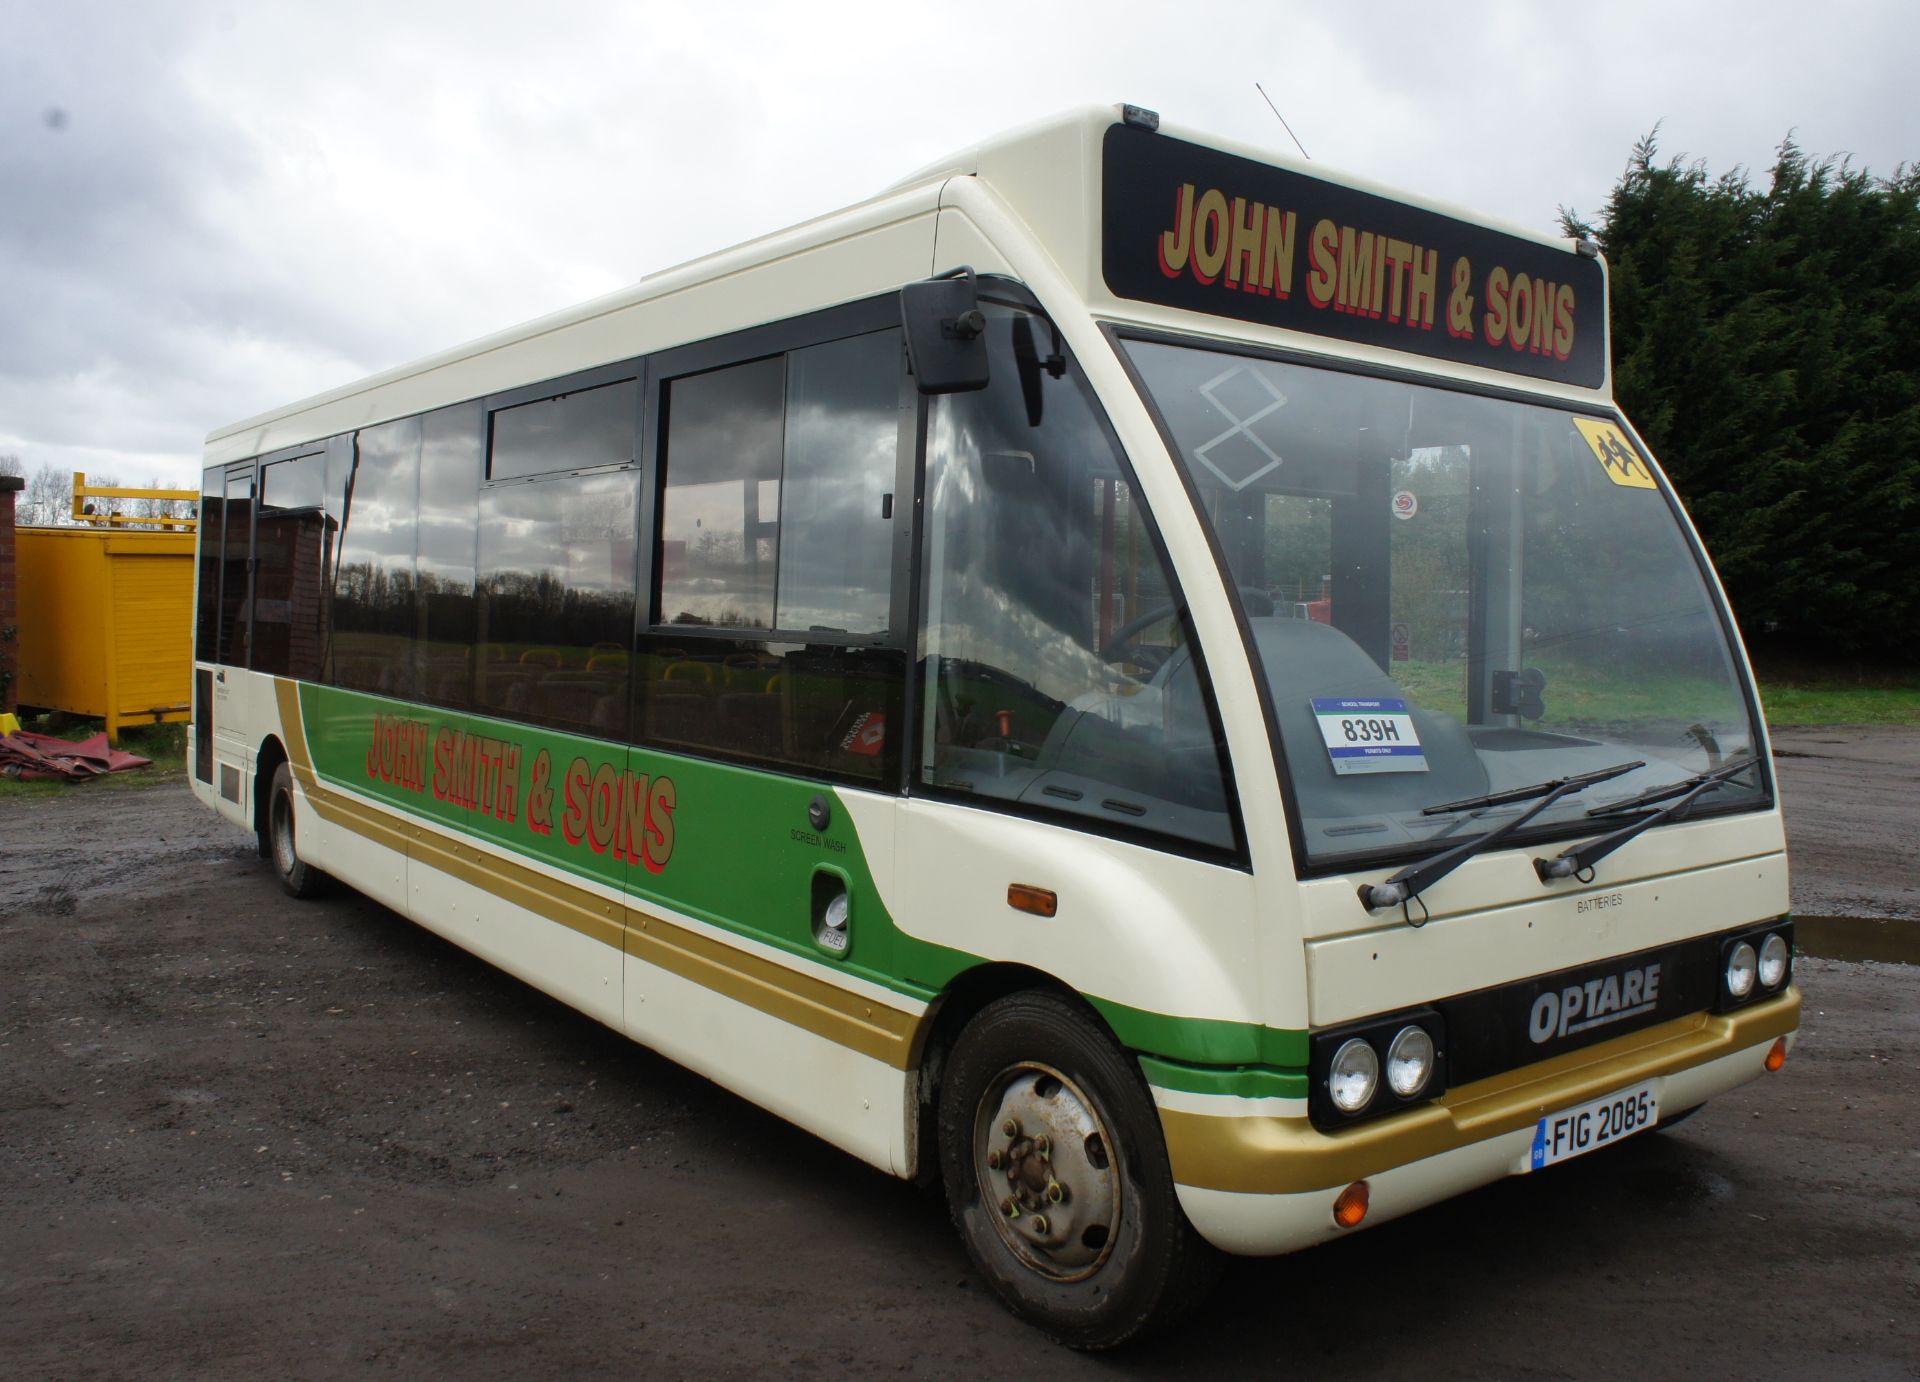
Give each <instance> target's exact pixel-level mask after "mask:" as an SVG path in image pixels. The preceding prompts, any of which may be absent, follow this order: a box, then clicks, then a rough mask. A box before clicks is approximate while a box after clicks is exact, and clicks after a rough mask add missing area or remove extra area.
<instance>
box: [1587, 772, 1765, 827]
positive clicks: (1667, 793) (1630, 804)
mask: <svg viewBox="0 0 1920 1382" xmlns="http://www.w3.org/2000/svg"><path fill="white" fill-rule="evenodd" d="M1759 761H1760V760H1759V759H1758V758H1743V759H1741V760H1740V761H1739V762H1738V763H1729V764H1727V765H1726V767H1724V768H1714V769H1712V770H1711V771H1709V772H1704V773H1695V774H1694V775H1693V776H1692V777H1687V778H1682V779H1681V780H1680V781H1678V782H1669V783H1668V784H1667V785H1666V786H1664V787H1649V788H1648V789H1647V790H1646V791H1644V792H1641V793H1640V794H1639V795H1637V796H1631V797H1626V798H1624V799H1623V800H1620V801H1603V802H1601V803H1600V805H1598V806H1596V807H1594V808H1593V809H1592V810H1591V811H1589V812H1587V814H1588V815H1589V816H1612V815H1617V814H1619V813H1620V812H1623V811H1633V810H1637V809H1638V808H1640V807H1642V806H1650V805H1652V804H1653V803H1654V802H1656V801H1665V800H1666V799H1667V798H1668V797H1677V796H1682V795H1684V794H1685V793H1687V792H1691V791H1692V790H1693V789H1694V788H1695V787H1698V786H1700V785H1701V784H1702V783H1708V782H1712V783H1719V782H1724V781H1726V780H1727V779H1728V778H1730V777H1738V776H1739V775H1740V774H1741V773H1743V772H1745V771H1746V770H1747V769H1748V768H1751V767H1752V766H1753V765H1754V764H1755V763H1758V762H1759Z"/></svg>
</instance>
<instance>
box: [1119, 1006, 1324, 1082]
mask: <svg viewBox="0 0 1920 1382" xmlns="http://www.w3.org/2000/svg"><path fill="white" fill-rule="evenodd" d="M1087 1001H1088V1002H1090V1003H1092V1004H1093V1006H1094V1007H1095V1008H1096V1009H1097V1010H1098V1011H1099V1013H1100V1016H1102V1017H1104V1018H1105V1019H1106V1020H1107V1025H1108V1026H1109V1027H1111V1028H1113V1034H1114V1035H1115V1036H1117V1037H1119V1038H1120V1044H1121V1045H1123V1046H1125V1047H1127V1048H1128V1049H1129V1050H1132V1051H1142V1052H1145V1051H1151V1052H1153V1053H1154V1054H1155V1055H1160V1056H1166V1057H1167V1058H1169V1059H1171V1060H1177V1061H1186V1062H1188V1063H1190V1064H1193V1065H1215V1066H1220V1065H1268V1066H1275V1065H1277V1066H1292V1067H1295V1068H1296V1069H1298V1068H1304V1067H1305V1065H1306V1064H1307V1034H1306V1033H1305V1032H1301V1031H1293V1030H1291V1029H1289V1028H1285V1027H1261V1026H1258V1025H1256V1024H1254V1023H1251V1022H1223V1021H1219V1020H1217V1019H1215V1018H1208V1017H1168V1016H1167V1015H1166V1014H1164V1013H1155V1012H1146V1011H1143V1010H1142V1009H1140V1008H1130V1007H1127V1006H1126V1005H1125V1004H1123V1003H1115V1002H1113V1001H1112V1000H1110V999H1106V998H1095V997H1094V996H1093V995H1092V994H1088V995H1087Z"/></svg>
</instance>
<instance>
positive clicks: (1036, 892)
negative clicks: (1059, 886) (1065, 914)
mask: <svg viewBox="0 0 1920 1382" xmlns="http://www.w3.org/2000/svg"><path fill="white" fill-rule="evenodd" d="M1007 905H1008V906H1009V907H1011V908H1013V910H1014V911H1016V912H1031V913H1033V914H1034V915H1035V916H1037V917H1050V916H1052V915H1053V914H1054V913H1055V912H1057V911H1059V910H1060V896H1059V894H1058V893H1056V892H1054V890H1053V889H1052V888H1036V887H1034V886H1033V885H1032V884H1031V883H1009V884H1008V885H1007Z"/></svg>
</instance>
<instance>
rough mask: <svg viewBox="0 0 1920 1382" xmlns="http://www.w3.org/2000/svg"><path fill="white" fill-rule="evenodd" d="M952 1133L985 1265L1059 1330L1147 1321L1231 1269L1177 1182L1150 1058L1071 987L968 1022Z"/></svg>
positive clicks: (952, 1197)
mask: <svg viewBox="0 0 1920 1382" xmlns="http://www.w3.org/2000/svg"><path fill="white" fill-rule="evenodd" d="M939 1140H940V1170H941V1178H942V1180H943V1181H944V1182H945V1184H946V1191H947V1204H948V1207H949V1209H950V1210H951V1212H952V1214H953V1222H954V1225H955V1227H956V1228H958V1229H959V1231H960V1237H961V1240H962V1241H963V1242H964V1243H965V1244H966V1247H967V1253H968V1255H969V1256H970V1257H971V1258H972V1259H973V1264H974V1266H975V1267H976V1268H977V1269H978V1270H979V1272H980V1275H981V1276H982V1277H984V1278H985V1279H986V1281H987V1283H988V1284H989V1285H990V1286H992V1287H993V1289H994V1291H995V1292H996V1293H997V1294H998V1295H999V1296H1000V1298H1001V1299H1002V1300H1004V1301H1005V1302H1006V1303H1007V1305H1008V1306H1009V1307H1011V1308H1012V1310H1013V1311H1014V1313H1015V1314H1017V1315H1019V1316H1020V1317H1021V1318H1022V1319H1025V1320H1027V1321H1028V1322H1029V1323H1031V1324H1034V1325H1037V1326H1038V1327H1039V1328H1041V1329H1042V1330H1044V1331H1046V1333H1047V1334H1048V1335H1050V1336H1051V1337H1052V1338H1054V1339H1055V1340H1057V1341H1058V1342H1060V1343H1063V1344H1067V1345H1069V1346H1071V1347H1073V1348H1081V1349H1101V1348H1113V1347H1115V1346H1117V1345H1119V1344H1124V1343H1127V1342H1128V1341H1130V1340H1133V1339H1136V1338H1139V1337H1142V1336H1144V1335H1146V1334H1148V1333H1150V1332H1152V1331H1154V1330H1156V1329H1159V1328H1162V1327H1164V1326H1165V1325H1167V1324H1170V1323H1171V1322H1173V1321H1174V1320H1175V1319H1177V1318H1179V1317H1180V1316H1181V1315H1183V1314H1184V1313H1186V1311H1187V1310H1188V1309H1190V1308H1191V1307H1192V1306H1193V1305H1194V1304H1196V1303H1197V1302H1198V1301H1199V1300H1200V1298H1201V1297H1203V1296H1204V1295H1205V1294H1206V1292H1207V1290H1208V1289H1209V1288H1210V1287H1211V1286H1212V1284H1213V1282H1214V1279H1215V1278H1216V1277H1217V1275H1218V1273H1219V1269H1220V1255H1219V1254H1218V1253H1217V1252H1216V1251H1215V1250H1214V1249H1213V1248H1212V1247H1211V1246H1210V1245H1209V1244H1208V1243H1207V1242H1206V1241H1205V1240H1203V1239H1202V1238H1201V1237H1200V1235H1199V1234H1198V1233H1196V1232H1195V1231H1194V1229H1193V1226H1192V1225H1191V1224H1189V1223H1188V1222H1187V1217H1186V1215H1185V1213H1183V1212H1182V1210H1181V1208H1180V1202H1179V1200H1178V1199H1177V1198H1176V1196H1175V1193H1174V1188H1173V1173H1172V1170H1171V1169H1170V1167H1169V1166H1168V1164H1167V1152H1166V1145H1165V1143H1164V1142H1163V1140H1162V1138H1161V1135H1160V1119H1159V1115H1158V1113H1157V1112H1156V1110H1155V1108H1154V1104H1153V1099H1152V1097H1151V1096H1150V1095H1149V1094H1148V1092H1147V1085H1146V1081H1145V1079H1144V1078H1143V1077H1142V1076H1141V1073H1140V1067H1139V1066H1138V1064H1136V1063H1135V1062H1134V1061H1133V1060H1132V1059H1131V1058H1130V1057H1129V1056H1127V1054H1126V1053H1125V1052H1123V1051H1122V1050H1121V1049H1120V1048H1119V1047H1118V1046H1116V1045H1115V1044H1114V1042H1113V1040H1112V1038H1111V1037H1109V1036H1108V1035H1107V1033H1106V1031H1105V1029H1104V1028H1103V1027H1102V1026H1101V1025H1100V1024H1099V1022H1098V1021H1096V1020H1095V1019H1094V1018H1093V1016H1092V1015H1091V1014H1089V1013H1088V1012H1086V1011H1085V1010H1084V1009H1083V1008H1081V1007H1079V1006H1077V1005H1075V1004H1073V1003H1071V1002H1069V1001H1068V1000H1066V999H1065V998H1062V997H1059V996H1056V995H1054V994H1051V993H1044V992H1025V993H1016V994H1012V995H1010V996H1008V997H1006V998H1002V999H1000V1000H998V1001H997V1002H995V1003H992V1004H990V1005H989V1006H988V1007H986V1008H984V1009H982V1010H981V1011H980V1013H979V1014H978V1015H976V1016H975V1017H974V1019H973V1020H972V1021H971V1022H969V1023H968V1024H967V1026H966V1028H965V1030H963V1031H962V1032H961V1034H960V1038H959V1040H958V1041H956V1042H955V1043H954V1048H953V1052H952V1055H951V1057H950V1058H949V1060H948V1063H947V1070H946V1075H945V1078H944V1080H943V1081H942V1084H941V1089H940V1117H939Z"/></svg>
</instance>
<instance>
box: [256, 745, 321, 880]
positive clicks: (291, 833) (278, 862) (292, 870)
mask: <svg viewBox="0 0 1920 1382" xmlns="http://www.w3.org/2000/svg"><path fill="white" fill-rule="evenodd" d="M266 844H267V848H266V856H267V860H268V862H269V863H271V864H272V865H273V871H274V873H275V874H276V875H277V876H278V877H279V879H280V886H281V887H283V888H285V889H286V890H287V893H288V895H289V896H292V897H301V898H306V897H318V896H319V895H320V894H321V892H323V891H324V890H325V888H326V883H327V876H326V875H325V874H324V873H322V872H320V870H319V869H317V868H315V867H314V866H313V865H311V864H309V863H307V862H306V861H305V860H303V859H302V858H301V857H300V850H299V847H298V843H297V835H296V833H295V829H294V815H293V770H292V769H291V768H289V767H288V766H287V765H286V764H285V763H282V764H281V765H280V766H279V767H277V768H275V769H274V770H273V785H272V786H271V787H269V788H268V789H267V840H266Z"/></svg>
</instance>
